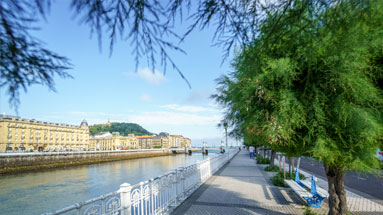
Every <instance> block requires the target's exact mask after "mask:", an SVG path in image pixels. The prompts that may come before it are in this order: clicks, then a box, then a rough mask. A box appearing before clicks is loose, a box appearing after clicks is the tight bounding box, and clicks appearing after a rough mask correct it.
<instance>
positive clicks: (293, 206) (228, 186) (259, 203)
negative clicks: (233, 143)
mask: <svg viewBox="0 0 383 215" xmlns="http://www.w3.org/2000/svg"><path fill="white" fill-rule="evenodd" d="M264 167H265V165H258V164H256V162H255V160H252V159H250V158H249V156H248V152H247V151H246V150H242V151H241V152H240V153H238V154H237V155H236V156H235V157H234V159H233V160H232V161H231V162H230V163H228V164H226V165H225V166H224V167H223V168H222V169H221V170H219V171H218V172H217V173H216V174H215V175H214V176H212V177H211V178H210V179H209V180H208V181H207V182H206V183H205V184H203V185H202V186H201V187H200V188H199V189H197V190H196V191H195V192H194V193H193V194H192V195H191V196H190V197H189V198H188V199H186V200H185V201H184V202H183V203H182V204H181V205H180V206H178V207H177V208H176V209H175V210H174V211H173V213H172V214H174V215H178V214H180V215H181V214H188V215H205V214H206V215H215V214H216V215H235V214H238V215H255V214H276V215H278V214H304V212H305V209H306V207H305V206H304V205H303V203H302V202H301V200H300V199H299V198H298V197H297V196H296V195H295V193H294V192H293V191H292V190H290V189H287V188H280V187H276V186H273V185H272V184H271V182H270V180H269V177H270V176H271V175H272V174H271V173H269V172H265V171H264V170H263V169H264ZM355 195H357V194H355ZM359 197H360V196H359ZM359 197H358V198H359ZM348 198H349V197H348ZM361 198H362V197H361ZM363 201H364V202H367V203H366V204H368V203H371V201H369V200H368V199H366V200H363V199H359V200H355V198H354V200H352V199H350V200H349V202H350V204H351V205H355V202H360V205H362V204H364V203H363ZM358 205H359V204H358ZM379 206H380V207H383V206H382V205H379ZM364 207H365V208H368V207H366V206H364ZM376 207H378V206H376ZM365 208H363V206H361V207H357V208H354V206H352V207H351V208H350V209H352V211H353V214H365V215H370V214H383V210H382V212H380V210H375V209H371V208H370V209H369V210H365ZM356 209H357V210H356ZM379 209H380V208H379ZM312 210H313V211H314V212H316V213H319V214H327V212H328V206H327V204H326V203H324V204H323V206H322V208H319V209H316V208H315V209H312Z"/></svg>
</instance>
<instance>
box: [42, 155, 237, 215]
mask: <svg viewBox="0 0 383 215" xmlns="http://www.w3.org/2000/svg"><path fill="white" fill-rule="evenodd" d="M237 152H238V151H237V150H227V152H226V153H225V154H217V155H214V156H212V157H209V158H207V159H205V160H203V161H198V162H197V163H196V164H193V165H190V166H186V167H180V168H178V169H174V170H172V171H170V172H168V173H166V174H165V175H162V176H159V177H156V178H154V179H150V180H148V181H143V182H140V183H138V184H135V185H130V184H128V183H124V184H122V185H121V186H120V189H119V190H118V191H116V192H113V193H109V194H106V195H103V196H100V197H98V198H94V199H91V200H88V201H85V202H81V203H78V204H74V205H71V206H69V207H66V208H63V209H61V210H58V211H55V212H53V213H47V214H46V215H58V214H68V215H69V214H73V215H151V214H169V213H170V212H171V211H172V210H174V208H176V207H177V206H178V205H179V204H180V203H181V202H182V201H184V200H185V199H186V198H187V197H188V196H189V195H191V194H192V193H193V192H194V191H195V190H196V189H197V188H198V187H199V186H201V184H203V183H204V182H205V181H206V180H208V179H209V178H210V177H211V176H212V175H213V174H214V173H215V172H216V171H217V170H219V169H220V168H221V167H222V166H223V165H225V164H226V163H227V162H228V161H229V160H230V159H232V158H233V157H234V155H235V154H236V153H237Z"/></svg>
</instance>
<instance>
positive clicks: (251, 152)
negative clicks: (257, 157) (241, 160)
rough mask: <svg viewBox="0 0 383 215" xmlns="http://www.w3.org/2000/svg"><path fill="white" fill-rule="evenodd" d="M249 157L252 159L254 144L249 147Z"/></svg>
mask: <svg viewBox="0 0 383 215" xmlns="http://www.w3.org/2000/svg"><path fill="white" fill-rule="evenodd" d="M249 152H250V159H254V146H250V147H249Z"/></svg>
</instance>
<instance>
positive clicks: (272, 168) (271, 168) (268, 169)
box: [265, 165, 279, 172]
mask: <svg viewBox="0 0 383 215" xmlns="http://www.w3.org/2000/svg"><path fill="white" fill-rule="evenodd" d="M265 171H267V172H278V171H279V167H278V166H276V165H274V166H267V167H265Z"/></svg>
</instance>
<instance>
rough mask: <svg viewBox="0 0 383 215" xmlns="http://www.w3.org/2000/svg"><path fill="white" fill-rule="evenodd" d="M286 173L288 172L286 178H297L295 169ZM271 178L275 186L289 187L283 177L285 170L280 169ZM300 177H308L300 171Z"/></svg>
mask: <svg viewBox="0 0 383 215" xmlns="http://www.w3.org/2000/svg"><path fill="white" fill-rule="evenodd" d="M285 174H286V180H295V171H293V172H292V173H291V174H289V173H288V172H286V173H285ZM270 179H271V181H272V182H273V184H274V185H275V186H279V187H287V185H286V184H285V181H284V179H283V171H279V172H278V173H277V174H276V175H274V176H273V177H271V178H270ZM299 179H300V180H305V179H306V177H305V176H304V175H302V174H300V173H299Z"/></svg>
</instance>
